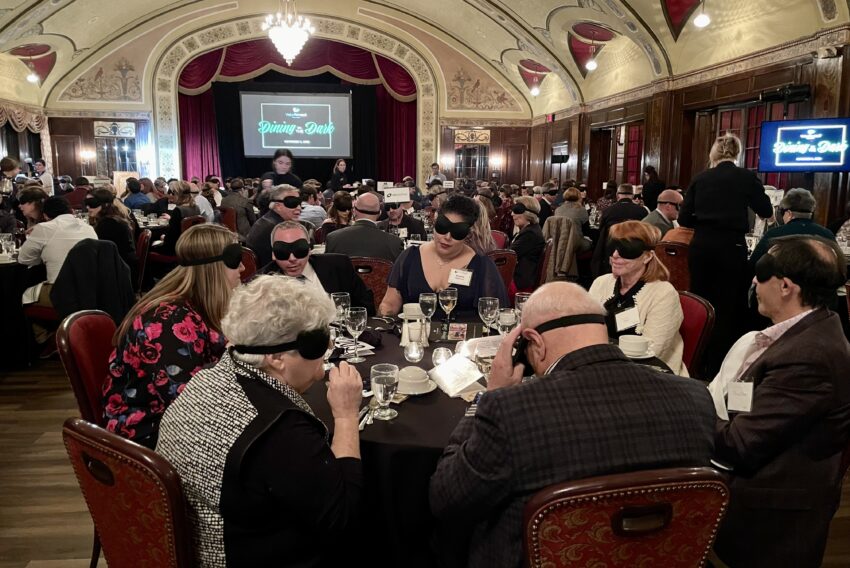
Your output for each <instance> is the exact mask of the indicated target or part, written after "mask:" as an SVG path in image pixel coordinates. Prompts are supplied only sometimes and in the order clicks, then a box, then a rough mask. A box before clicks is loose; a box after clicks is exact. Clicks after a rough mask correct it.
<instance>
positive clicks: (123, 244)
mask: <svg viewBox="0 0 850 568" xmlns="http://www.w3.org/2000/svg"><path fill="white" fill-rule="evenodd" d="M85 203H86V209H88V213H89V223H90V224H91V225H92V226H93V227H94V232H95V233H97V238H98V239H100V240H102V241H112V242H113V243H115V246H116V247H118V254H119V256H121V259H122V260H123V261H124V262H126V263H127V266H129V267H130V272H131V273H132V274H133V282H135V281H136V272H137V270H136V268H137V260H138V259H137V257H136V244H135V242H134V239H133V227H132V225H131V224H130V218H129V217H127V215H125V214H124V213H123V212H122V211H121V210H120V209H119V208H118V207H116V203H120V202H119V201H118V200H117V199H116V197H115V195H113V194H112V192H111V191H109V190H108V189H103V188H99V189H93V190H92V191H91V192H89V196H88V197H86V201H85Z"/></svg>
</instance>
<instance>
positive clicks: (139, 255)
mask: <svg viewBox="0 0 850 568" xmlns="http://www.w3.org/2000/svg"><path fill="white" fill-rule="evenodd" d="M151 237H152V233H151V230H150V229H143V230H142V231H141V232H140V233H139V238H138V239H136V282H135V285H136V292H141V291H142V288H143V287H144V283H145V266H146V265H147V263H148V253H150V250H151Z"/></svg>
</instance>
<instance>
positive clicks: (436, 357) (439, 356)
mask: <svg viewBox="0 0 850 568" xmlns="http://www.w3.org/2000/svg"><path fill="white" fill-rule="evenodd" d="M452 355H453V353H452V350H451V349H449V348H448V347H437V348H436V349H434V353H433V355H431V363H433V364H434V366H435V367H439V366H440V365H442V364H443V363H445V362H446V361H448V360H449V359H451V357H452Z"/></svg>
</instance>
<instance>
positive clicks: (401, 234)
mask: <svg viewBox="0 0 850 568" xmlns="http://www.w3.org/2000/svg"><path fill="white" fill-rule="evenodd" d="M398 238H400V239H406V238H407V229H406V228H405V227H399V228H398Z"/></svg>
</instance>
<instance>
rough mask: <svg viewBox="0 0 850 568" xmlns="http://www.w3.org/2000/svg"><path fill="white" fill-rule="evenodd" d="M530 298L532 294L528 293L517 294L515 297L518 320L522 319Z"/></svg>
mask: <svg viewBox="0 0 850 568" xmlns="http://www.w3.org/2000/svg"><path fill="white" fill-rule="evenodd" d="M530 297H531V294H529V293H528V292H517V294H516V296H514V309H515V310H516V317H517V319H522V307H523V306H525V303H526V302H527V301H528V298H530Z"/></svg>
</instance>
